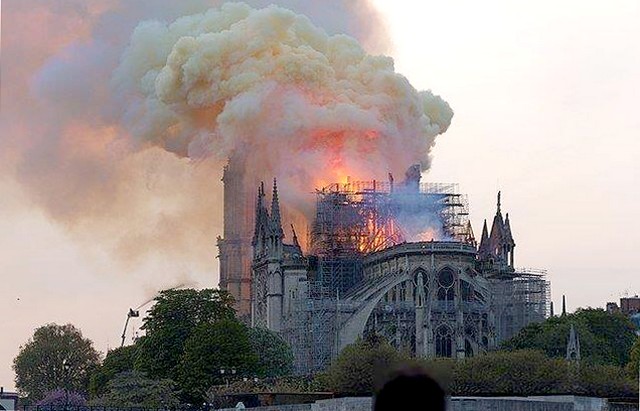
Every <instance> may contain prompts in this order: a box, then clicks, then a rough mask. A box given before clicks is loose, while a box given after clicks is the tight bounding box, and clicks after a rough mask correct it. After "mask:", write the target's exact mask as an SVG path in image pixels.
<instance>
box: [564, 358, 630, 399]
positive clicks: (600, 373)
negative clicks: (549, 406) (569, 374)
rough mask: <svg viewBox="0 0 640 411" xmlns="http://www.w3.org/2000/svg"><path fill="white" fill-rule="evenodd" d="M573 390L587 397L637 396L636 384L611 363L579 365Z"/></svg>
mask: <svg viewBox="0 0 640 411" xmlns="http://www.w3.org/2000/svg"><path fill="white" fill-rule="evenodd" d="M574 375H577V379H576V381H575V382H574V387H573V392H575V393H576V394H580V395H585V396H589V397H637V396H638V384H637V383H635V382H634V381H633V380H632V379H630V378H628V376H627V374H626V373H625V372H624V369H622V368H620V367H616V366H613V365H583V366H581V367H579V369H578V370H577V372H574Z"/></svg>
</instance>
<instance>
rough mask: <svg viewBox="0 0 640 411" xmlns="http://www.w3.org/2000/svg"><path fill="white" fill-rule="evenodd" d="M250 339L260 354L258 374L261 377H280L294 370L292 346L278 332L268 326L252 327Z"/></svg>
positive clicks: (254, 348)
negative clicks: (268, 328) (267, 327)
mask: <svg viewBox="0 0 640 411" xmlns="http://www.w3.org/2000/svg"><path fill="white" fill-rule="evenodd" d="M249 341H250V343H251V349H252V350H253V352H255V353H256V355H257V356H258V363H257V366H256V374H257V375H258V376H259V377H262V378H264V377H280V376H284V375H289V374H290V373H291V372H292V371H293V353H292V352H291V347H289V344H287V343H286V341H284V340H283V339H282V338H281V337H280V336H279V335H278V334H277V333H275V332H273V331H271V330H267V329H266V328H251V329H250V330H249Z"/></svg>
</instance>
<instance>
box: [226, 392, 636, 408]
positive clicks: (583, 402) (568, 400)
mask: <svg viewBox="0 0 640 411" xmlns="http://www.w3.org/2000/svg"><path fill="white" fill-rule="evenodd" d="M447 408H448V411H618V410H621V408H617V406H616V405H613V404H611V405H610V404H609V403H608V402H607V400H606V399H604V398H591V397H577V396H573V395H558V396H545V397H493V398H487V397H452V398H451V399H450V400H449V402H448V406H447ZM419 409H420V407H419V406H417V407H413V408H412V410H419ZM233 410H236V409H235V408H226V409H224V410H220V411H233ZM251 410H255V411H371V398H369V397H349V398H333V399H329V400H320V401H316V402H315V403H313V404H296V405H276V406H270V407H257V408H251ZM398 411H401V410H398ZM624 411H638V405H637V404H634V405H625V407H624Z"/></svg>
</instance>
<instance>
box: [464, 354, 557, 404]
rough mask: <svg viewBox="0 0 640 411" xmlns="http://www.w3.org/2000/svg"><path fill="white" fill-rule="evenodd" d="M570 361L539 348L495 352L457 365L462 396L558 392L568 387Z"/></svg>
mask: <svg viewBox="0 0 640 411" xmlns="http://www.w3.org/2000/svg"><path fill="white" fill-rule="evenodd" d="M566 376H567V364H566V362H564V361H563V360H559V359H550V358H548V357H547V356H545V355H544V354H543V353H541V352H538V351H529V350H522V351H515V352H493V353H488V354H485V355H479V356H477V357H473V358H470V359H467V360H465V361H461V362H458V363H457V364H456V370H455V377H454V387H453V388H454V389H453V391H454V392H456V393H458V394H460V395H478V394H483V395H486V394H499V395H503V394H504V395H540V394H559V393H563V392H565V391H566V389H567V378H566Z"/></svg>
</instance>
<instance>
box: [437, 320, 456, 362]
mask: <svg viewBox="0 0 640 411" xmlns="http://www.w3.org/2000/svg"><path fill="white" fill-rule="evenodd" d="M435 342H436V356H437V357H448V358H451V357H452V356H453V347H452V345H453V333H452V331H451V329H450V328H449V327H447V326H444V325H443V326H441V327H439V328H438V329H437V330H436V341H435Z"/></svg>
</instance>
